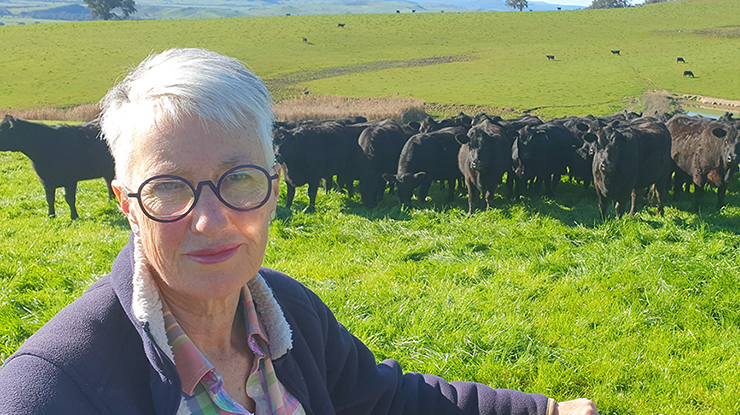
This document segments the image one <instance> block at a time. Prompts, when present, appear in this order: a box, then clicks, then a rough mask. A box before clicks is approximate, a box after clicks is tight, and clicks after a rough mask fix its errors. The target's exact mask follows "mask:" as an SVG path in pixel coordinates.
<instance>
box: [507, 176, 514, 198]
mask: <svg viewBox="0 0 740 415" xmlns="http://www.w3.org/2000/svg"><path fill="white" fill-rule="evenodd" d="M506 191H507V192H508V193H507V194H506V196H507V197H508V198H509V199H513V198H514V176H513V175H512V174H511V173H506Z"/></svg>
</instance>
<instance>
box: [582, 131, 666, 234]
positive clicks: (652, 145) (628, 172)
mask: <svg viewBox="0 0 740 415" xmlns="http://www.w3.org/2000/svg"><path fill="white" fill-rule="evenodd" d="M584 139H585V140H586V141H588V142H591V143H592V144H593V146H594V147H595V154H594V160H593V167H592V168H593V177H594V186H595V187H596V194H597V196H598V199H599V212H600V213H601V218H602V219H604V220H605V219H606V209H607V206H608V202H609V200H615V201H616V204H615V210H616V214H617V218H620V217H621V216H622V215H623V214H624V211H625V209H626V206H627V200H628V199H629V198H631V201H632V204H631V207H630V212H629V215H630V216H634V214H635V212H636V206H637V190H640V189H644V188H648V187H651V186H652V187H653V188H654V189H655V195H656V197H657V202H658V213H660V214H663V205H662V200H661V198H662V197H663V195H665V194H667V186H668V181H669V180H670V176H671V164H672V162H671V157H670V154H671V135H670V133H669V132H668V129H667V128H666V127H665V125H664V124H663V123H661V122H654V121H651V120H635V121H633V122H631V123H623V124H620V123H619V121H614V122H612V123H611V124H610V125H608V126H606V127H603V128H600V129H599V130H598V131H597V132H596V133H593V132H589V133H587V134H586V135H585V136H584Z"/></svg>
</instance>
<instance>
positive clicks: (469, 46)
mask: <svg viewBox="0 0 740 415" xmlns="http://www.w3.org/2000/svg"><path fill="white" fill-rule="evenodd" d="M738 14H740V3H738V2H736V1H732V0H681V1H675V2H666V3H661V4H656V5H650V6H643V7H635V8H629V9H619V10H616V9H615V10H581V11H562V12H541V13H540V12H538V13H461V14H456V13H436V14H432V13H415V14H391V15H341V16H280V17H258V18H230V19H192V20H157V21H123V22H100V21H98V22H75V23H65V24H45V25H25V26H5V27H2V30H0V74H3V75H4V76H3V80H4V81H3V83H2V84H0V97H2V99H1V100H0V107H5V108H28V107H68V106H74V105H79V104H89V103H93V102H96V101H98V100H99V99H100V98H101V97H102V95H103V94H104V93H105V91H106V90H107V89H108V88H110V87H111V86H112V85H113V82H114V80H115V79H116V78H117V77H118V76H120V75H121V74H122V73H123V72H124V71H125V70H126V68H128V67H130V66H132V65H134V64H135V63H138V62H139V61H140V60H141V59H142V58H144V57H145V56H146V55H148V54H149V53H151V52H152V51H161V50H163V49H165V48H170V47H193V46H194V47H205V48H209V49H213V50H216V51H218V52H221V53H225V54H227V55H230V56H235V57H237V58H239V59H241V60H243V61H244V62H246V63H247V64H249V65H250V66H251V67H252V68H253V69H254V71H255V72H256V73H257V74H258V75H260V76H261V77H263V78H265V79H267V80H268V81H269V82H270V84H271V85H273V92H274V93H276V96H278V97H283V96H285V97H287V96H290V95H291V94H302V93H304V92H309V93H311V94H337V95H343V96H368V95H373V96H375V95H394V94H396V93H400V94H401V95H404V96H405V95H407V94H413V96H414V97H415V98H417V99H421V100H423V101H426V102H435V103H453V104H470V105H476V104H479V105H490V106H496V107H501V108H516V109H518V110H520V111H531V112H532V113H536V114H540V115H544V116H553V117H554V116H561V115H584V114H587V113H593V114H595V115H604V114H608V113H613V112H615V111H617V110H620V109H622V108H624V107H625V106H637V107H639V103H635V102H633V100H634V99H635V98H639V97H640V96H641V95H642V93H643V92H644V91H646V90H653V89H659V90H668V91H673V92H680V93H685V94H700V95H706V96H714V97H720V98H729V99H733V98H737V97H738V96H740V81H739V80H738V78H737V76H736V68H737V67H738V65H739V64H740V55H739V54H737V53H736V51H737V50H738V47H740V39H739V38H738V37H737V36H736V32H737V30H736V26H735V25H736V24H737V21H736V20H735V16H737V15H738ZM339 20H341V22H342V23H344V24H346V26H345V27H344V28H338V27H337V22H338V21H339ZM733 28H734V29H733ZM303 37H305V38H307V40H308V41H307V42H306V43H304V42H303V41H302V38H303ZM614 49H619V50H620V51H621V54H620V55H613V54H612V53H611V50H614ZM546 55H554V56H555V59H554V60H552V61H549V60H548V59H547V58H546V57H545V56H546ZM677 56H681V57H683V58H685V60H686V62H687V63H686V64H682V63H680V64H679V63H676V57H677ZM440 58H444V59H440ZM684 70H691V71H693V73H694V74H695V75H696V78H685V77H683V76H682V74H683V71H684ZM281 86H283V87H284V88H287V91H284V90H278V89H281ZM637 109H638V110H639V108H637Z"/></svg>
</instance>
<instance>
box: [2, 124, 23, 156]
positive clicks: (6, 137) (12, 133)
mask: <svg viewBox="0 0 740 415" xmlns="http://www.w3.org/2000/svg"><path fill="white" fill-rule="evenodd" d="M16 131H17V128H16V121H15V118H13V116H12V115H6V116H5V118H3V121H2V122H0V151H20V150H21V148H20V144H21V143H20V141H19V140H20V136H19V135H18V134H16Z"/></svg>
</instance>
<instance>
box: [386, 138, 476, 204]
mask: <svg viewBox="0 0 740 415" xmlns="http://www.w3.org/2000/svg"><path fill="white" fill-rule="evenodd" d="M466 132H467V129H466V128H463V127H448V128H443V129H441V130H439V131H433V132H430V133H419V134H417V135H415V136H413V137H411V138H409V140H408V141H407V142H406V144H405V145H404V146H403V150H402V151H401V157H400V158H399V160H398V168H397V170H396V174H395V175H393V174H386V175H384V176H383V177H384V178H385V179H386V180H387V181H388V182H395V183H396V185H397V189H398V197H399V199H400V200H401V203H402V204H403V205H405V206H409V205H411V196H412V195H413V192H414V189H415V188H417V187H419V186H421V188H420V189H419V201H422V202H423V201H424V199H426V197H427V194H428V193H429V188H430V187H431V185H432V182H434V181H437V180H439V181H446V182H447V184H448V186H449V196H448V199H449V200H448V201H451V200H452V199H453V198H454V196H455V194H454V192H455V190H454V189H455V183H456V182H457V180H458V179H459V178H462V174H461V173H460V169H459V168H458V163H457V157H458V153H459V151H460V143H458V142H457V140H455V136H457V135H458V134H465V133H466Z"/></svg>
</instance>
